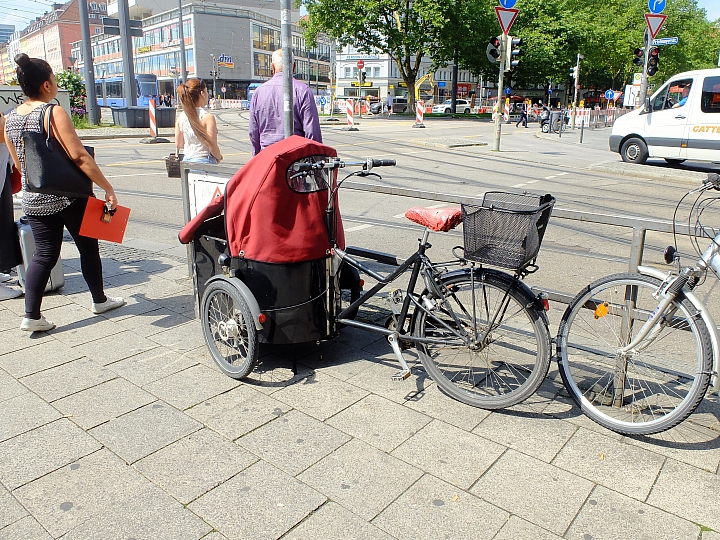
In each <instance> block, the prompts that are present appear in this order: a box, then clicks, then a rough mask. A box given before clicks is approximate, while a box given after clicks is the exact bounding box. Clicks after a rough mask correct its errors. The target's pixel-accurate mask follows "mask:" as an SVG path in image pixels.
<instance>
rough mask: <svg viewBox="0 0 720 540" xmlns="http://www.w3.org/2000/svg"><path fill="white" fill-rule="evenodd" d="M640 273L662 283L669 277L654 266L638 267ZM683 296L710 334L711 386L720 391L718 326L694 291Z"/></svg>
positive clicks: (719, 338) (719, 339)
mask: <svg viewBox="0 0 720 540" xmlns="http://www.w3.org/2000/svg"><path fill="white" fill-rule="evenodd" d="M638 273H639V274H641V275H643V276H649V277H654V278H656V279H659V280H660V281H663V280H664V279H665V278H666V277H667V272H663V271H662V270H659V269H657V268H653V267H652V266H638ZM683 294H684V295H685V298H687V299H688V301H689V302H690V303H691V304H692V305H693V307H694V308H695V309H697V310H698V312H699V313H700V317H701V318H702V320H703V322H704V323H705V326H706V327H707V328H708V330H709V332H710V343H711V344H712V353H713V374H712V376H711V378H710V386H711V387H712V389H713V391H715V392H717V391H720V376H718V374H719V373H720V336H718V329H717V325H716V324H715V321H714V320H713V318H712V315H710V312H709V311H708V309H707V308H706V307H705V305H704V304H703V303H702V301H701V300H700V299H699V298H698V297H697V295H696V294H695V292H694V291H685V290H684V291H683Z"/></svg>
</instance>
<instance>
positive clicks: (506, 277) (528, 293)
mask: <svg viewBox="0 0 720 540" xmlns="http://www.w3.org/2000/svg"><path fill="white" fill-rule="evenodd" d="M481 273H485V274H492V275H493V276H495V277H497V278H499V279H500V280H502V281H504V282H505V283H508V284H512V283H514V284H515V285H516V286H517V287H518V288H519V289H520V291H521V292H522V293H523V294H524V295H525V297H526V298H527V301H528V303H532V304H533V305H534V306H535V309H536V310H537V312H538V313H539V314H540V317H541V318H542V320H543V323H544V324H545V326H546V327H549V326H550V321H549V320H548V317H547V313H546V312H545V306H543V303H542V300H541V299H540V298H539V297H537V296H535V294H533V292H532V290H531V289H530V287H528V286H527V285H526V284H525V282H523V281H520V280H519V279H515V278H514V277H513V276H511V275H510V274H507V273H505V272H501V271H499V270H494V269H492V268H483V269H480V268H475V274H476V277H478V276H479V275H480V274H481ZM462 275H467V276H469V275H470V269H469V268H463V269H461V270H453V271H452V272H448V273H447V274H445V275H444V276H443V279H445V278H451V277H455V276H462Z"/></svg>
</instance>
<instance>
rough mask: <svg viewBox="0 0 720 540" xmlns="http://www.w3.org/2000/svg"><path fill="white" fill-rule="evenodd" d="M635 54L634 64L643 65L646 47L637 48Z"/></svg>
mask: <svg viewBox="0 0 720 540" xmlns="http://www.w3.org/2000/svg"><path fill="white" fill-rule="evenodd" d="M633 52H634V54H635V58H633V64H635V65H636V66H642V65H643V64H644V63H645V60H644V58H643V57H644V56H645V49H635V51H633Z"/></svg>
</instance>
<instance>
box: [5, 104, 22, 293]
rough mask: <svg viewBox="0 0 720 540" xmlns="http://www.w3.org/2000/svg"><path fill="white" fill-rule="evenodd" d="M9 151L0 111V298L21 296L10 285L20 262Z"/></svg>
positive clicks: (20, 255)
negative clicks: (11, 270)
mask: <svg viewBox="0 0 720 540" xmlns="http://www.w3.org/2000/svg"><path fill="white" fill-rule="evenodd" d="M9 173H10V151H9V150H8V147H7V145H6V144H5V118H4V117H3V115H2V113H0V300H9V299H10V298H17V297H19V296H22V290H20V289H18V288H15V287H11V286H10V285H12V284H14V279H13V277H12V276H11V275H10V269H12V268H15V267H16V266H18V265H19V264H22V252H21V250H20V241H19V240H18V234H17V228H16V226H15V216H14V212H13V198H12V187H11V185H10V174H9Z"/></svg>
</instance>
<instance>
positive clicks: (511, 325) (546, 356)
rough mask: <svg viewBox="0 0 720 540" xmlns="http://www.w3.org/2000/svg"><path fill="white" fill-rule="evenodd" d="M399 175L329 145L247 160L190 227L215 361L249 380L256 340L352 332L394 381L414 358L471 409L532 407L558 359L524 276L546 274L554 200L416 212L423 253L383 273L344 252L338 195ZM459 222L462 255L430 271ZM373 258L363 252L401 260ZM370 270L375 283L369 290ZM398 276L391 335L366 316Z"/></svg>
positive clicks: (283, 147) (508, 199)
mask: <svg viewBox="0 0 720 540" xmlns="http://www.w3.org/2000/svg"><path fill="white" fill-rule="evenodd" d="M390 165H395V162H394V161H393V160H377V159H367V160H362V161H352V162H351V161H343V160H341V159H339V158H338V157H337V153H336V151H335V150H334V149H333V148H331V147H329V146H325V145H323V144H320V143H317V142H314V141H310V140H307V139H304V138H301V137H297V136H293V137H289V138H287V139H284V140H283V141H280V142H278V143H276V144H274V145H272V146H270V147H268V148H266V149H264V150H263V151H262V152H260V153H259V154H258V155H257V156H255V157H254V158H253V159H252V160H250V161H249V162H248V163H247V164H246V165H245V166H244V167H243V168H242V169H240V171H238V172H237V173H236V174H235V176H233V178H232V179H231V180H230V181H229V182H228V184H227V187H226V190H225V194H224V196H222V197H217V198H216V199H214V200H213V201H212V202H211V203H210V204H209V205H208V206H207V207H206V208H204V209H203V210H202V211H200V212H199V213H198V214H197V216H196V217H195V218H193V219H192V220H191V221H190V222H189V223H188V224H187V225H186V226H185V227H184V228H183V230H182V232H181V233H180V240H181V242H183V243H190V245H191V250H190V251H191V253H192V263H193V268H194V276H193V277H194V282H195V287H196V294H197V299H198V306H199V315H200V319H201V323H202V328H203V334H204V337H205V340H206V342H207V345H208V348H209V350H210V352H211V354H212V356H213V358H214V360H215V362H216V363H217V365H218V366H219V367H220V369H221V370H222V371H223V372H224V373H225V374H227V375H228V376H230V377H233V378H237V379H240V378H243V377H246V376H248V375H249V374H250V373H251V372H252V370H253V368H254V367H255V365H256V363H257V361H258V347H259V343H268V344H273V345H292V344H299V343H305V342H318V341H324V340H331V339H333V338H335V337H336V336H338V334H339V333H341V332H342V329H343V328H344V327H355V328H360V329H363V330H367V331H370V332H376V333H379V334H382V335H384V336H386V338H387V341H388V344H389V346H390V348H391V349H392V351H393V352H394V355H395V357H396V358H397V361H398V363H399V365H400V370H399V372H398V373H397V374H396V375H394V376H393V379H395V380H403V379H406V378H407V377H409V376H410V367H409V366H408V363H407V361H406V359H405V356H404V354H406V353H403V351H406V350H408V349H409V348H415V349H417V354H418V357H419V358H420V360H421V362H422V365H423V367H424V368H425V370H426V371H427V373H428V375H429V376H430V377H431V378H432V379H433V380H434V381H435V382H436V383H437V385H438V387H439V388H440V389H441V390H442V391H443V392H444V393H446V394H447V395H449V396H451V397H453V398H455V399H457V400H459V401H461V402H464V403H467V404H469V405H473V406H476V407H482V408H487V409H497V408H502V407H508V406H511V405H513V404H516V403H519V402H520V401H523V400H524V399H526V398H527V397H528V396H530V395H531V394H532V393H534V392H535V390H536V389H537V388H538V386H539V385H540V384H541V383H542V380H543V379H544V377H545V375H546V374H547V371H548V367H549V363H550V349H551V347H550V336H549V332H548V321H547V316H546V314H545V311H546V310H547V308H548V306H547V301H546V300H544V298H543V297H542V295H536V294H534V293H533V292H532V291H531V290H530V288H529V287H528V286H527V285H525V284H524V283H523V281H522V279H523V278H524V277H525V276H527V275H528V274H530V273H532V272H534V271H535V270H537V266H536V265H535V259H536V257H537V254H538V251H539V249H540V244H541V242H542V238H543V235H544V233H545V229H546V226H547V223H548V220H549V217H550V213H551V211H552V207H553V204H554V202H555V199H554V198H553V197H552V196H551V195H542V196H538V195H530V194H512V193H502V192H488V193H486V194H485V196H484V199H483V201H482V204H480V205H477V206H475V205H462V207H461V208H443V209H435V208H433V209H430V208H411V209H410V210H408V211H407V213H406V217H408V218H409V219H410V220H411V221H413V222H415V223H418V224H420V225H422V226H424V227H425V228H424V231H423V233H422V237H421V238H420V239H419V244H418V248H417V251H416V252H415V253H414V254H413V255H411V256H410V257H409V258H408V259H406V260H404V261H402V262H401V263H399V264H397V265H396V268H394V269H392V270H391V271H390V272H389V273H388V274H385V275H383V274H380V273H378V272H376V271H375V270H374V269H373V268H376V266H374V267H373V268H371V267H370V266H369V265H368V264H367V263H365V264H364V263H362V262H360V261H358V260H357V259H356V258H355V257H357V255H355V256H351V255H350V254H349V252H350V251H352V252H353V253H357V252H358V251H360V252H362V250H358V249H350V248H347V247H346V245H345V237H344V230H343V225H342V217H341V215H340V211H339V206H338V190H339V188H340V187H341V185H342V183H343V182H344V181H345V180H346V179H347V178H349V177H352V176H356V177H357V176H359V177H370V176H375V177H378V178H379V175H378V174H377V173H376V169H377V168H378V167H384V166H390ZM350 167H352V168H353V172H350V173H349V174H347V175H346V176H345V177H344V178H342V179H341V180H338V173H339V171H340V170H341V169H345V168H350ZM460 223H463V234H464V246H457V247H455V248H453V250H452V254H453V257H452V259H450V260H446V261H442V262H433V261H431V260H430V258H429V254H428V251H429V250H430V248H431V244H430V243H429V241H428V240H429V236H430V233H431V232H443V231H449V230H451V229H453V228H455V227H457V226H458V225H460ZM374 254H375V252H372V251H370V250H366V251H365V252H364V255H365V256H366V258H370V259H373V258H375V259H376V261H378V262H387V260H388V259H389V258H392V257H388V256H387V255H383V254H380V256H377V257H376V256H374ZM489 266H495V267H499V268H504V269H506V270H508V271H509V272H508V271H501V270H498V269H496V268H490V267H489ZM360 274H363V275H364V276H365V277H367V278H368V280H369V281H370V282H371V283H372V282H374V284H373V285H372V286H369V288H368V290H366V291H363V286H364V281H363V280H361V279H360ZM408 274H409V279H408ZM400 279H403V280H404V281H407V286H406V287H405V288H404V290H403V289H400V288H396V289H393V290H390V291H389V294H388V302H389V304H390V305H389V307H390V312H391V313H392V315H391V316H390V317H389V318H388V321H387V323H386V324H385V325H379V324H373V323H370V322H364V321H361V320H357V319H356V315H357V313H358V310H359V308H360V307H361V306H362V305H363V304H364V303H365V302H367V301H368V300H370V299H371V298H373V297H375V296H376V295H377V294H378V293H380V291H381V290H382V289H385V288H389V287H390V286H391V285H392V284H393V283H394V282H396V281H398V280H400ZM343 292H345V294H343Z"/></svg>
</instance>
